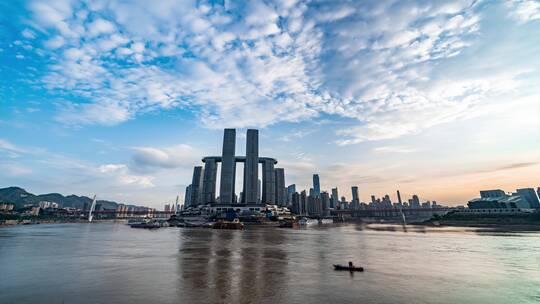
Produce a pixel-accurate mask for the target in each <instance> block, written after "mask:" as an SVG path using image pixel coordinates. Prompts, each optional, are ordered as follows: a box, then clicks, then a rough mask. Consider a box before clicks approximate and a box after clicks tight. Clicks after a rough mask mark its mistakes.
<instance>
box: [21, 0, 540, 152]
mask: <svg viewBox="0 0 540 304" xmlns="http://www.w3.org/2000/svg"><path fill="white" fill-rule="evenodd" d="M535 3H536V2H534V1H514V2H512V8H513V9H514V13H515V14H517V15H518V16H519V17H520V18H521V19H523V20H527V21H529V20H534V19H537V13H538V8H537V7H536V6H535ZM536 4H537V3H536ZM477 7H478V5H477V2H476V1H473V0H461V1H436V2H429V3H423V2H409V1H400V2H396V1H362V2H352V3H351V2H341V1H340V2H335V1H331V2H329V1H307V2H296V1H287V2H273V1H271V2H262V1H249V3H248V5H243V4H240V3H239V2H234V1H232V2H226V3H225V4H224V5H218V4H215V3H213V4H210V3H206V2H204V1H202V2H195V1H193V2H192V1H185V2H181V3H178V2H177V1H172V0H162V1H159V4H155V5H152V6H151V7H149V6H148V5H147V2H146V1H137V0H130V1H124V2H117V1H99V2H81V1H67V0H66V1H61V0H58V1H41V0H35V1H33V2H32V4H31V5H30V6H29V8H30V10H31V12H32V14H33V18H34V20H33V24H36V25H37V26H38V27H40V28H42V29H44V31H45V32H46V33H47V38H46V40H45V41H44V42H43V46H44V47H45V49H46V50H47V52H48V54H49V55H50V56H51V58H52V59H51V62H50V63H49V65H48V70H47V73H46V75H45V76H44V77H43V78H42V79H41V83H42V85H43V86H44V87H46V88H47V89H48V90H50V91H51V92H55V93H56V94H58V95H60V96H62V97H63V99H65V100H68V102H67V103H63V104H61V110H60V111H59V113H58V115H57V117H56V118H57V120H58V121H61V122H63V123H67V124H75V125H80V124H102V125H115V124H118V123H122V122H125V121H127V120H130V119H133V118H135V117H136V116H137V115H141V114H144V113H147V112H150V111H156V110H163V109H164V110H168V109H177V108H180V109H183V110H185V111H192V112H194V113H196V115H197V116H198V118H199V120H200V122H201V123H202V124H203V125H205V126H207V127H210V128H222V127H248V126H251V127H253V126H254V127H264V126H268V125H272V124H276V123H279V122H298V121H303V120H307V119H313V118H316V117H319V116H321V115H322V114H330V115H337V116H340V117H344V118H350V119H352V120H353V121H354V123H353V124H352V126H351V127H348V128H346V129H342V130H338V131H337V134H338V135H339V136H340V138H339V139H338V140H337V143H338V144H339V145H350V144H357V143H361V142H364V141H372V140H382V139H392V138H396V137H400V136H404V135H408V134H415V133H417V132H420V131H422V130H425V129H428V128H430V127H433V126H436V125H439V124H442V123H446V122H451V121H455V120H460V119H464V118H467V117H469V114H468V113H471V112H474V110H475V109H479V108H481V107H482V105H484V104H485V103H486V102H487V101H488V100H489V98H491V97H493V96H494V95H497V94H502V93H504V92H508V91H509V90H513V89H515V88H516V87H518V86H519V81H518V80H517V79H518V78H519V75H518V74H515V73H514V74H512V73H494V74H493V75H490V76H489V77H486V76H481V77H480V76H477V75H476V76H465V77H464V76H463V75H456V76H455V77H450V76H448V77H444V76H441V72H439V71H437V66H440V65H441V64H443V63H444V62H445V61H447V60H451V59H453V58H455V57H458V56H459V55H460V54H461V53H462V52H463V51H464V50H466V49H467V48H468V47H470V46H471V45H473V44H474V43H475V41H476V39H477V37H478V35H479V34H480V25H481V15H480V14H479V12H478V8H477ZM178 16H183V17H182V18H178ZM26 36H27V37H30V35H29V32H27V33H26ZM457 76H459V77H457ZM501 84H505V85H501ZM506 84H510V85H506ZM477 112H479V111H477ZM411 117H415V119H414V120H411V119H410V118H411Z"/></svg>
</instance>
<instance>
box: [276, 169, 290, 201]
mask: <svg viewBox="0 0 540 304" xmlns="http://www.w3.org/2000/svg"><path fill="white" fill-rule="evenodd" d="M274 172H275V174H276V177H275V179H276V204H277V205H278V206H285V203H286V201H287V189H286V188H285V170H284V169H283V168H276V169H275V171H274Z"/></svg>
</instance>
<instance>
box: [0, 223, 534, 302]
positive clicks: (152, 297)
mask: <svg viewBox="0 0 540 304" xmlns="http://www.w3.org/2000/svg"><path fill="white" fill-rule="evenodd" d="M376 228H378V229H375V230H374V229H366V228H365V227H364V228H362V227H361V226H356V225H331V226H328V227H323V228H319V227H315V228H308V229H278V228H265V229H262V228H258V229H248V230H244V231H231V230H213V229H190V228H184V229H183V228H162V229H159V230H153V231H149V230H140V229H132V228H129V227H128V226H126V225H125V224H122V223H92V224H53V225H34V226H16V227H9V228H2V229H0V303H130V304H133V303H310V304H311V303H325V304H329V303H332V304H333V303H336V304H337V303H490V304H496V303H539V302H540V233H499V232H480V231H476V230H470V229H465V228H463V229H460V228H446V229H442V228H439V229H426V228H410V227H409V229H407V232H404V231H403V230H402V229H401V228H399V227H392V226H388V227H376ZM379 228H380V229H379ZM349 260H352V261H354V262H355V263H356V264H357V265H362V266H364V267H365V272H363V273H354V274H351V273H349V272H338V271H334V270H333V269H332V264H333V263H347V261H349Z"/></svg>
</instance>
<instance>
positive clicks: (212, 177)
mask: <svg viewBox="0 0 540 304" xmlns="http://www.w3.org/2000/svg"><path fill="white" fill-rule="evenodd" d="M216 177H217V163H216V160H215V159H213V158H211V159H204V176H203V183H202V201H201V203H202V204H209V203H215V202H216Z"/></svg>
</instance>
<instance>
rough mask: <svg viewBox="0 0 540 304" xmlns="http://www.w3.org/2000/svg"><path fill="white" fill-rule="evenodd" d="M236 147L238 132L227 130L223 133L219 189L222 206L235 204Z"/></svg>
mask: <svg viewBox="0 0 540 304" xmlns="http://www.w3.org/2000/svg"><path fill="white" fill-rule="evenodd" d="M235 147H236V130H235V129H225V131H224V133H223V150H222V153H221V179H220V187H219V200H220V202H221V203H222V204H232V203H233V202H234V195H235V193H234V183H235V177H236V160H235Z"/></svg>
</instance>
